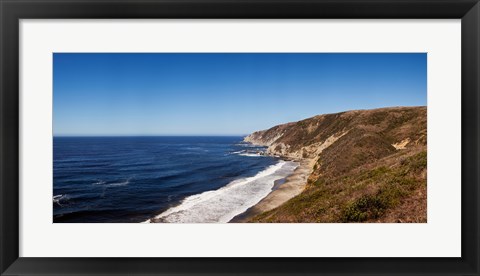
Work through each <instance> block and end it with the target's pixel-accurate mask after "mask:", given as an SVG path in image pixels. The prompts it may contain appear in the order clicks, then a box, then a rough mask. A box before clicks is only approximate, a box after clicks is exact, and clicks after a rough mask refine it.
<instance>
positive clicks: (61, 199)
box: [52, 194, 70, 207]
mask: <svg viewBox="0 0 480 276" xmlns="http://www.w3.org/2000/svg"><path fill="white" fill-rule="evenodd" d="M52 199H53V203H56V204H58V205H59V206H60V207H62V206H63V204H64V203H66V202H67V201H68V200H69V199H70V196H69V195H67V194H63V195H54V196H53V198H52Z"/></svg>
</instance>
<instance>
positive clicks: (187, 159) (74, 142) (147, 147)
mask: <svg viewBox="0 0 480 276" xmlns="http://www.w3.org/2000/svg"><path fill="white" fill-rule="evenodd" d="M242 139H243V137H55V138H54V139H53V221H54V222H143V221H145V220H148V219H150V218H153V217H155V216H157V215H159V214H161V213H162V212H165V211H167V210H169V209H170V208H171V207H175V206H178V205H179V204H181V203H182V202H183V201H184V200H185V198H187V197H189V196H192V195H199V194H200V195H201V196H193V197H191V198H190V199H189V200H188V204H185V205H182V207H181V210H180V212H177V213H176V214H175V215H174V216H173V215H172V216H170V219H169V221H177V220H178V221H197V220H198V221H202V220H206V221H207V222H208V220H207V217H208V218H209V219H211V221H215V220H218V218H219V217H221V216H223V215H224V214H220V213H222V212H225V213H232V212H234V211H232V210H234V209H235V210H237V209H238V206H237V207H231V205H232V204H239V206H240V205H245V204H247V203H245V201H246V200H245V198H247V197H250V198H255V197H259V196H260V193H265V189H266V188H265V187H264V183H263V182H265V181H271V180H272V179H273V178H274V179H278V178H280V177H284V176H285V175H287V174H288V173H290V171H289V169H292V168H291V167H289V168H287V167H285V166H284V168H283V171H282V170H280V171H279V170H278V169H279V168H280V167H278V164H279V162H283V161H280V160H279V159H278V158H274V157H267V156H261V155H259V154H257V152H258V151H262V150H264V148H262V147H255V146H252V145H249V144H245V143H242ZM275 165H277V166H276V167H275ZM292 170H293V169H292ZM280 172H281V173H280ZM273 176H275V177H273ZM245 179H247V180H245ZM260 180H261V181H263V182H262V183H257V184H258V185H257V186H255V185H253V184H252V183H255V181H257V182H260ZM232 183H233V184H232ZM245 183H250V184H249V185H247V184H245ZM227 184H228V185H227ZM262 185H263V186H262ZM269 185H270V184H269ZM225 186H227V187H228V188H225ZM222 187H223V188H222ZM242 187H243V188H242ZM247 187H249V189H247ZM220 188H221V189H220ZM218 189H220V191H217V192H216V194H214V195H215V197H216V198H215V199H213V197H212V194H211V193H205V194H202V193H203V192H206V191H215V190H218ZM232 189H234V190H232ZM235 189H236V190H235ZM267 190H268V189H267ZM232 194H235V195H236V196H238V198H237V199H235V200H232ZM263 196H264V195H262V197H263ZM222 197H223V198H222ZM224 199H227V201H225V200H224ZM212 200H215V201H212ZM228 200H230V201H231V202H230V201H228ZM242 200H243V201H242ZM249 200H250V199H249ZM247 201H248V200H247ZM218 202H224V203H225V206H223V207H222V208H220V209H219V207H218V206H220V205H222V204H220V205H219V204H218ZM197 203H200V204H197ZM202 204H203V207H201V206H202ZM248 204H250V205H251V202H248ZM194 205H195V206H196V207H195V206H194ZM245 206H246V205H245ZM245 206H243V207H241V208H244V207H245ZM192 207H194V208H192ZM217 207H218V208H217ZM195 208H197V209H195ZM212 208H213V209H212ZM215 208H216V209H215ZM241 208H240V209H241ZM240 209H238V210H240ZM188 212H190V214H188ZM192 214H194V215H195V219H196V220H195V219H194V218H193V217H192ZM232 214H233V213H232ZM199 216H201V217H199Z"/></svg>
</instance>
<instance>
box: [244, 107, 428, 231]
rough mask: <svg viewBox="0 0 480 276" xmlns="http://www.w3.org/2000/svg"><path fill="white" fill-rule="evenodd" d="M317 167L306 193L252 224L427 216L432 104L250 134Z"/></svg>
mask: <svg viewBox="0 0 480 276" xmlns="http://www.w3.org/2000/svg"><path fill="white" fill-rule="evenodd" d="M245 141H247V142H251V143H253V144H259V145H264V146H268V149H267V152H268V153H269V154H272V155H280V156H282V157H284V158H288V159H295V160H302V161H303V162H304V163H305V161H308V162H307V163H308V164H309V166H310V175H309V176H308V179H307V181H306V183H305V187H304V189H303V191H302V192H301V193H300V194H298V195H296V196H295V197H293V198H291V199H290V200H288V201H286V202H285V203H283V204H282V205H280V206H278V207H276V208H273V209H271V210H267V211H265V212H262V213H260V214H256V215H255V216H253V217H251V218H250V219H249V221H250V222H426V221H427V180H426V179H427V108H426V107H394V108H381V109H373V110H355V111H347V112H342V113H336V114H326V115H319V116H315V117H312V118H309V119H306V120H302V121H299V122H295V123H288V124H284V125H279V126H275V127H273V128H271V129H268V130H265V131H258V132H255V133H253V134H251V135H249V136H247V137H246V138H245Z"/></svg>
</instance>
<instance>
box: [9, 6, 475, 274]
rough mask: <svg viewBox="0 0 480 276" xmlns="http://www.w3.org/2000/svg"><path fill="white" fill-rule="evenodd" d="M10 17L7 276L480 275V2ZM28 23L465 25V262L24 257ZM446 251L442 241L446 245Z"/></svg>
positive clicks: (42, 9)
mask: <svg viewBox="0 0 480 276" xmlns="http://www.w3.org/2000/svg"><path fill="white" fill-rule="evenodd" d="M0 16H1V23H0V24H1V30H0V36H1V37H0V40H1V41H0V42H1V43H0V45H1V50H0V58H1V69H0V70H1V72H0V78H1V79H0V83H1V93H0V103H1V108H0V125H1V128H0V131H1V133H0V139H1V140H0V176H1V180H0V181H1V182H0V194H1V199H0V208H1V209H0V213H1V219H0V222H1V229H0V235H1V237H0V255H1V256H0V274H1V275H27V274H28V275H54V274H55V275H73V274H75V275H105V274H109V275H127V274H128V275H146V274H148V275H184V274H198V275H200V274H203V275H209V274H212V275H213V274H215V275H263V274H291V275H294V274H295V275H373V274H377V275H480V259H479V245H480V243H479V234H478V232H479V222H480V220H479V204H478V200H479V199H480V196H479V195H480V193H479V170H478V168H479V167H478V165H479V163H478V160H479V149H480V148H479V130H480V129H479V115H480V112H479V69H480V62H479V49H480V33H479V30H480V25H479V19H480V4H479V3H478V1H477V0H336V1H332V0H300V1H299V0H297V1H296V0H245V1H241V0H223V1H219V0H197V1H193V0H176V1H171V0H142V1H135V0H111V1H109V0H99V1H95V0H62V1H60V0H38V1H35V0H0ZM25 18H42V19H55V18H90V19H91V18H108V19H118V18H133V19H135V18H276V19H290V18H358V19H360V18H369V19H380V18H382V19H383V18H399V19H418V18H427V19H440V18H457V19H461V36H462V37H461V44H462V57H461V58H462V66H461V69H462V77H461V82H462V85H461V89H462V101H461V104H462V111H461V116H462V123H461V124H462V125H461V127H462V133H461V135H462V139H461V141H462V145H461V149H462V152H461V154H462V158H461V160H462V171H461V173H462V176H461V179H462V194H461V196H462V216H461V219H462V222H461V224H462V225H461V227H462V239H461V246H462V250H461V253H462V254H461V257H460V258H21V257H19V190H18V188H19V20H20V19H25ZM32 227H34V226H32ZM441 244H442V241H441V240H439V241H438V246H441ZM252 250H254V249H252Z"/></svg>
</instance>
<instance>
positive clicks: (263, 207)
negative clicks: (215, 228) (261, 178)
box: [230, 159, 314, 223]
mask: <svg viewBox="0 0 480 276" xmlns="http://www.w3.org/2000/svg"><path fill="white" fill-rule="evenodd" d="M299 163H300V164H299V166H298V167H297V168H296V169H295V170H294V172H293V174H291V175H289V176H288V177H286V178H285V179H284V180H285V183H283V184H281V185H280V186H279V187H278V188H277V189H275V190H273V191H272V192H271V193H270V194H268V195H267V196H266V197H265V198H263V199H262V200H261V201H260V202H258V203H257V204H256V205H254V206H253V207H251V208H249V209H248V210H247V211H245V212H244V213H242V214H240V215H238V216H236V217H234V218H233V219H232V220H230V223H239V222H248V221H249V220H250V219H251V218H253V217H255V216H256V215H258V214H261V213H263V212H266V211H269V210H272V209H274V208H276V207H278V206H280V205H282V204H283V203H285V202H286V201H288V200H289V199H291V198H293V197H294V196H296V195H298V194H300V193H301V192H302V191H303V189H304V188H305V185H306V184H307V179H308V177H309V176H310V174H311V173H312V168H313V163H314V161H313V160H311V159H304V160H301V161H299Z"/></svg>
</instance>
